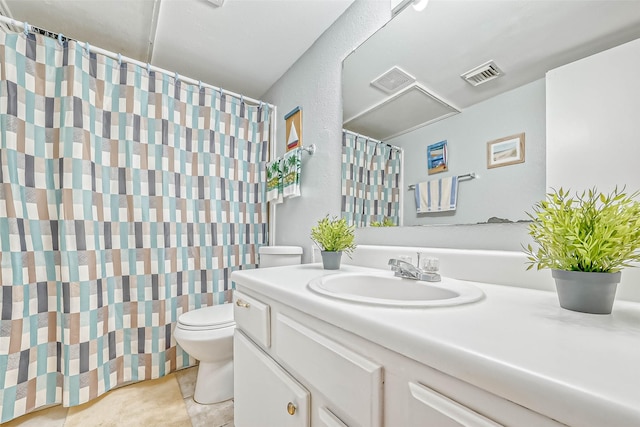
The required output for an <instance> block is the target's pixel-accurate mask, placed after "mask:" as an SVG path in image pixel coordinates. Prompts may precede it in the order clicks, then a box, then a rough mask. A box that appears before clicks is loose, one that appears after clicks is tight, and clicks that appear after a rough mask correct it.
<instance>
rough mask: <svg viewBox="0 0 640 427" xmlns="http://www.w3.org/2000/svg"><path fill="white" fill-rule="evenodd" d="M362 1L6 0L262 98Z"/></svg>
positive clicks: (100, 42) (72, 31) (33, 15)
mask: <svg viewBox="0 0 640 427" xmlns="http://www.w3.org/2000/svg"><path fill="white" fill-rule="evenodd" d="M353 1H354V0H225V1H224V4H223V6H222V7H214V5H213V4H212V3H210V2H209V1H207V0H0V6H1V7H3V8H4V12H5V13H7V14H9V16H11V17H13V18H14V19H16V20H18V21H27V22H28V23H29V24H31V25H35V26H37V27H40V28H44V29H47V30H50V31H53V32H57V33H63V34H64V35H65V36H68V37H71V38H74V39H76V40H80V41H87V42H89V43H90V44H91V45H94V46H99V47H101V48H103V49H107V50H110V51H113V52H116V53H121V54H122V55H124V56H128V57H131V58H134V59H137V60H139V61H142V62H151V64H153V65H156V66H158V67H162V68H165V69H167V70H171V71H176V72H178V73H179V74H181V75H183V76H187V77H191V78H194V79H196V80H202V81H203V82H205V83H209V84H212V85H214V86H218V87H222V88H224V89H227V90H230V91H233V92H237V93H241V94H243V95H247V96H250V97H254V98H260V97H262V95H263V94H264V93H265V92H266V91H267V90H268V89H269V88H270V87H271V86H272V85H273V84H274V83H275V82H276V81H277V80H278V79H279V78H280V77H281V76H282V75H283V74H284V73H285V72H286V71H287V70H288V69H289V67H291V65H293V63H294V62H296V60H297V59H298V58H299V57H300V56H301V55H302V54H303V53H304V52H305V51H306V50H307V49H308V48H309V47H310V46H311V45H312V44H313V43H314V42H315V40H316V39H317V38H318V37H319V36H320V35H321V34H322V33H323V32H324V31H325V30H326V29H327V28H328V27H329V26H331V24H332V23H333V22H334V21H335V20H336V19H337V18H338V17H339V16H340V15H341V14H342V13H343V12H344V11H345V10H346V9H347V7H349V5H350V4H351V3H353Z"/></svg>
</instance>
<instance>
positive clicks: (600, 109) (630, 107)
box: [547, 39, 640, 192]
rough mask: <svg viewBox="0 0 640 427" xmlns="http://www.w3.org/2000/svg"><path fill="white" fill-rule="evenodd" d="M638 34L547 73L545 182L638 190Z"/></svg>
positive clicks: (579, 188) (555, 185)
mask: <svg viewBox="0 0 640 427" xmlns="http://www.w3.org/2000/svg"><path fill="white" fill-rule="evenodd" d="M639 70H640V39H638V40H634V41H632V42H629V43H626V44H623V45H621V46H618V47H615V48H613V49H609V50H607V51H604V52H601V53H599V54H596V55H593V56H590V57H588V58H584V59H582V60H580V61H576V62H573V63H571V64H568V65H565V66H563V67H560V68H557V69H555V70H552V71H550V72H548V73H547V186H548V187H549V188H560V187H563V188H564V189H568V188H570V189H571V190H572V191H582V190H584V189H589V188H591V187H593V186H597V188H598V190H600V191H607V192H608V191H610V190H612V189H613V188H614V187H615V186H616V185H617V186H620V187H621V186H623V185H626V186H627V190H628V191H630V192H633V191H636V190H640V173H639V172H638V170H639V169H640V167H639V165H640V77H639V76H640V74H639Z"/></svg>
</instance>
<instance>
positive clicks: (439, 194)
mask: <svg viewBox="0 0 640 427" xmlns="http://www.w3.org/2000/svg"><path fill="white" fill-rule="evenodd" d="M415 196H416V212H417V213H425V212H445V211H454V210H456V206H457V203H458V177H457V176H450V177H447V178H440V179H432V180H429V181H424V182H420V183H418V184H416V189H415Z"/></svg>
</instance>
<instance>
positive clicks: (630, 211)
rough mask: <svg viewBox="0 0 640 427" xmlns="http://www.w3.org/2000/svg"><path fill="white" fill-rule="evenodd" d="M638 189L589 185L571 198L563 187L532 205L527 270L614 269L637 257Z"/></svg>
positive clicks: (639, 236) (639, 225)
mask: <svg viewBox="0 0 640 427" xmlns="http://www.w3.org/2000/svg"><path fill="white" fill-rule="evenodd" d="M638 194H639V192H636V193H633V194H630V195H628V194H626V193H625V192H624V188H623V189H622V190H618V188H616V189H615V190H614V191H612V192H611V193H609V194H603V193H598V192H597V190H596V189H595V188H594V189H591V190H589V191H585V192H583V193H582V194H577V193H576V195H575V196H573V197H572V196H570V195H569V193H568V192H565V191H563V190H562V188H561V189H560V190H557V191H554V192H552V193H549V194H547V197H546V199H545V200H543V201H540V202H538V203H536V204H535V205H534V211H533V214H531V213H527V215H529V217H530V218H531V219H532V220H533V222H532V223H531V224H530V225H529V235H530V236H531V237H533V239H534V240H535V241H536V242H537V243H538V245H539V247H538V248H536V249H534V248H532V246H531V245H528V246H527V247H526V248H524V249H525V253H526V254H527V257H528V259H529V263H528V264H529V266H528V268H527V270H529V269H531V268H533V267H534V266H537V268H538V270H540V269H542V268H551V269H556V270H567V271H585V272H600V273H615V272H618V271H620V270H621V269H622V268H623V267H629V266H630V263H631V262H634V261H640V252H638V249H639V248H640V203H639V202H637V201H635V200H634V199H635V198H636V197H637V196H638Z"/></svg>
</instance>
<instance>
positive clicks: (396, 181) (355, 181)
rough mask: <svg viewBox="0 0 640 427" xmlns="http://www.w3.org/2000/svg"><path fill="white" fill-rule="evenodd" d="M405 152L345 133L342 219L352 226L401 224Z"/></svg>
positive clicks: (343, 143)
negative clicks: (401, 190) (402, 168)
mask: <svg viewBox="0 0 640 427" xmlns="http://www.w3.org/2000/svg"><path fill="white" fill-rule="evenodd" d="M401 156H402V152H401V151H400V150H398V149H397V148H395V147H392V146H390V145H388V144H385V143H383V142H378V141H375V140H372V139H370V138H368V137H366V136H361V135H354V134H353V133H351V132H347V131H343V132H342V200H341V211H342V217H343V218H345V219H346V220H347V222H348V223H349V224H351V225H355V226H357V227H367V226H371V225H372V223H373V224H377V225H380V224H386V225H399V222H400V177H401V171H400V167H401Z"/></svg>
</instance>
